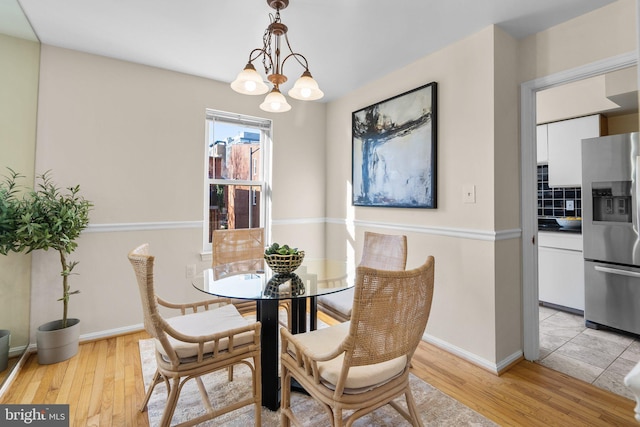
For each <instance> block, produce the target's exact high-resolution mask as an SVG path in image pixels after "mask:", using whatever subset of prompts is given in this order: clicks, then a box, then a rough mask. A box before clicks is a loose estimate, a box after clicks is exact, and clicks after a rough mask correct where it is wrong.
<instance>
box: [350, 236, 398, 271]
mask: <svg viewBox="0 0 640 427" xmlns="http://www.w3.org/2000/svg"><path fill="white" fill-rule="evenodd" d="M360 265H361V266H363V267H371V268H376V269H379V270H404V269H405V268H406V266H407V236H404V235H395V234H380V233H373V232H371V231H365V232H364V243H363V246H362V259H361V261H360Z"/></svg>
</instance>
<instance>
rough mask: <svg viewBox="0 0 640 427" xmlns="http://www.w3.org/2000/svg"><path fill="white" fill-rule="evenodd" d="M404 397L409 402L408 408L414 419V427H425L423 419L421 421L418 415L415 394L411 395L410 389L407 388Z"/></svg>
mask: <svg viewBox="0 0 640 427" xmlns="http://www.w3.org/2000/svg"><path fill="white" fill-rule="evenodd" d="M404 397H405V399H406V400H407V408H408V409H409V414H410V415H411V418H412V419H413V422H412V424H413V425H414V426H419V427H423V424H422V419H420V414H419V413H418V409H417V408H416V403H415V401H414V400H413V394H412V393H411V389H410V388H407V391H406V393H405V394H404Z"/></svg>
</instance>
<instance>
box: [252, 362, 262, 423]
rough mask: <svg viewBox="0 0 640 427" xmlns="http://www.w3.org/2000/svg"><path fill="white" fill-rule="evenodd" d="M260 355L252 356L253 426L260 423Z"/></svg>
mask: <svg viewBox="0 0 640 427" xmlns="http://www.w3.org/2000/svg"><path fill="white" fill-rule="evenodd" d="M260 363H261V362H260V355H257V356H253V369H252V371H253V397H254V401H255V403H254V406H255V426H256V427H260V426H261V425H262V384H261V383H260V378H262V365H261V364H260Z"/></svg>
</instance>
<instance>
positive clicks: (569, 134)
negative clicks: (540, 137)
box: [547, 114, 604, 188]
mask: <svg viewBox="0 0 640 427" xmlns="http://www.w3.org/2000/svg"><path fill="white" fill-rule="evenodd" d="M602 134H604V124H603V119H602V117H601V116H600V115H599V114H594V115H592V116H586V117H579V118H577V119H571V120H563V121H560V122H554V123H548V124H547V138H548V156H549V158H548V162H549V187H552V188H553V187H581V186H582V140H583V139H585V138H596V137H598V136H601V135H602Z"/></svg>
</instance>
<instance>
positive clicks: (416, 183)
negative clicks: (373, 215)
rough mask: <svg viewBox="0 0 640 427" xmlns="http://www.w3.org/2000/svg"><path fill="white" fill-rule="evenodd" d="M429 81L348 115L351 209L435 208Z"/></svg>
mask: <svg viewBox="0 0 640 427" xmlns="http://www.w3.org/2000/svg"><path fill="white" fill-rule="evenodd" d="M436 97H437V83H436V82H432V83H429V84H426V85H424V86H421V87H419V88H416V89H413V90H411V91H408V92H405V93H402V94H400V95H397V96H395V97H393V98H389V99H386V100H384V101H381V102H378V103H376V104H373V105H370V106H368V107H365V108H363V109H361V110H358V111H355V112H354V113H353V114H352V144H353V147H352V153H353V154H352V156H353V157H352V171H353V173H352V179H353V181H352V184H353V205H354V206H384V207H403V208H431V209H434V208H436V145H437V144H436V135H437V133H436V128H437V115H436V110H437V109H436V105H437V103H436Z"/></svg>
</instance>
